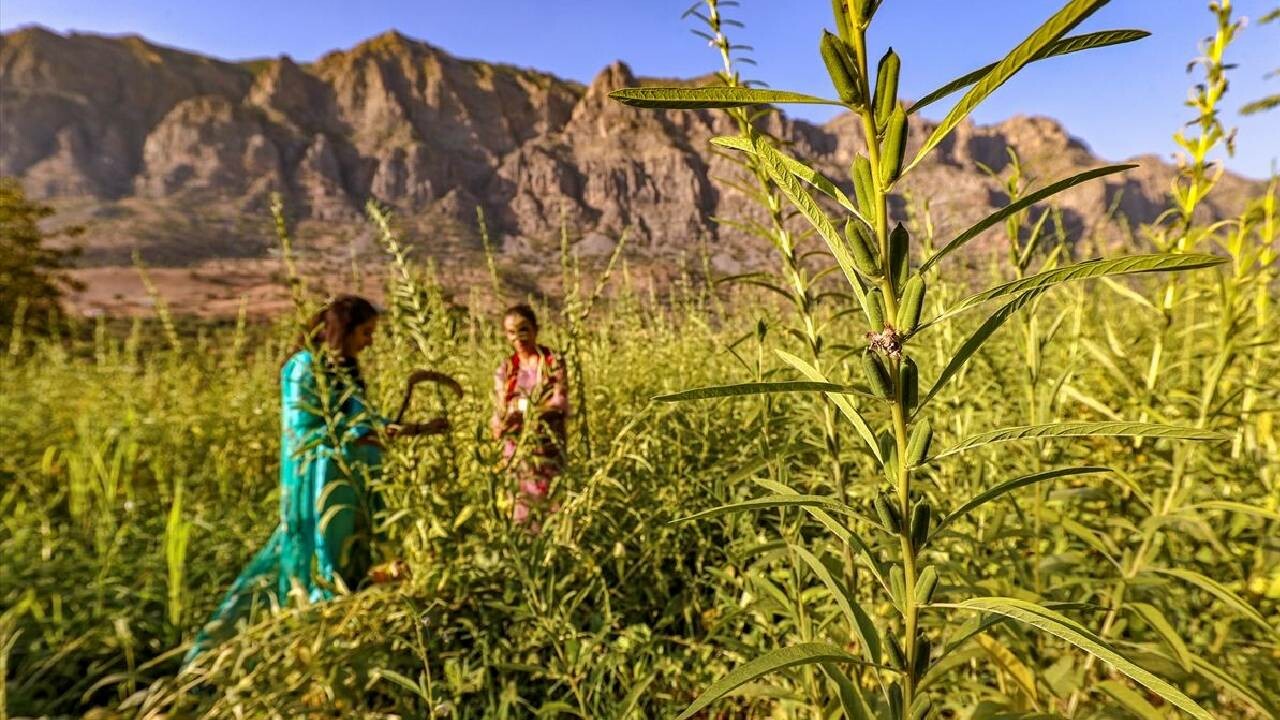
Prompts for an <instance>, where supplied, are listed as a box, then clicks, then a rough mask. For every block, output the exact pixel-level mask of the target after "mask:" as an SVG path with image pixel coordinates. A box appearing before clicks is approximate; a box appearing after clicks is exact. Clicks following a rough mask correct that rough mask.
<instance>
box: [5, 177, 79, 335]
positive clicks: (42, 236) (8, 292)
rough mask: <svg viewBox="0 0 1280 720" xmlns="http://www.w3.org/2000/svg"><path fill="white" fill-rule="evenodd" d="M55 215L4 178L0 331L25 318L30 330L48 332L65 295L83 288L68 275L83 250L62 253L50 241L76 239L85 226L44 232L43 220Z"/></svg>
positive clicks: (11, 179) (58, 312) (15, 183)
mask: <svg viewBox="0 0 1280 720" xmlns="http://www.w3.org/2000/svg"><path fill="white" fill-rule="evenodd" d="M53 213H54V211H53V208H51V207H48V206H46V205H41V204H39V203H36V202H34V201H31V200H29V199H28V198H27V195H26V193H25V192H23V190H22V185H21V184H19V183H18V181H17V180H15V179H13V178H0V328H8V327H11V326H12V325H13V324H14V322H15V319H21V321H22V322H23V324H24V327H26V329H28V330H35V331H41V330H44V329H47V327H48V325H49V322H50V321H51V320H52V319H54V318H57V317H58V316H59V315H60V314H61V306H60V305H59V301H60V300H61V299H62V294H63V292H64V291H66V290H78V289H80V287H82V286H81V285H80V284H79V283H77V282H76V281H75V280H72V279H71V278H70V277H69V276H68V275H67V274H66V273H65V272H64V271H65V270H66V269H67V268H69V267H70V266H71V264H72V261H73V260H74V259H75V257H76V256H77V255H78V254H79V248H74V249H71V250H61V249H57V248H52V247H48V245H47V244H46V241H47V240H49V239H51V238H55V237H75V236H77V235H79V234H80V233H82V232H83V231H84V228H82V227H79V226H74V227H68V228H64V229H62V230H58V231H55V232H46V231H45V230H43V229H41V227H40V221H42V220H44V219H46V218H48V217H51V216H52V215H53Z"/></svg>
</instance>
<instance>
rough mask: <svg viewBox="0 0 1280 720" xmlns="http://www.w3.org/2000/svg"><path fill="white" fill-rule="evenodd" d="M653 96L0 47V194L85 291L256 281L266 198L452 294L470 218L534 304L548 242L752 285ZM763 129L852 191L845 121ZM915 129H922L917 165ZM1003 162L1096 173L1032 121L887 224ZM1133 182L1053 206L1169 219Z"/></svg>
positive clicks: (155, 54)
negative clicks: (64, 228)
mask: <svg viewBox="0 0 1280 720" xmlns="http://www.w3.org/2000/svg"><path fill="white" fill-rule="evenodd" d="M653 82H656V81H652V80H646V79H644V78H636V77H635V76H633V75H632V73H631V71H630V69H629V68H628V67H627V66H626V65H624V64H622V63H614V64H612V65H610V66H608V67H606V68H605V69H604V70H602V71H601V72H600V73H599V75H598V76H597V77H596V78H595V79H594V80H593V81H592V83H591V84H590V86H588V87H583V86H582V85H580V84H577V83H574V82H569V81H565V80H562V79H559V78H556V77H554V76H552V75H549V74H546V73H541V72H537V71H535V70H527V69H522V68H517V67H513V66H510V65H503V64H495V63H489V62H483V61H478V60H464V59H459V58H455V57H452V56H450V55H449V54H447V53H445V52H443V51H442V50H440V49H438V48H435V47H432V46H431V45H428V44H426V43H424V42H420V41H417V40H413V39H410V38H408V37H405V36H403V35H401V34H399V33H396V32H388V33H385V34H383V35H380V36H378V37H375V38H372V39H370V40H367V41H365V42H363V43H361V44H360V45H358V46H356V47H354V48H352V49H350V50H345V51H335V52H331V53H329V54H328V55H325V56H324V57H322V58H320V59H319V60H317V61H315V62H313V63H308V64H299V63H296V62H294V61H293V60H291V59H290V58H288V57H281V58H278V59H273V60H257V61H251V62H239V63H235V62H225V61H222V60H217V59H213V58H208V57H203V56H200V55H197V54H193V53H189V52H184V51H180V50H175V49H171V48H165V47H161V46H158V45H155V44H152V43H149V42H147V41H146V40H144V39H142V38H140V37H136V36H124V37H106V36H98V35H84V34H71V35H66V36H64V35H59V34H56V33H53V32H49V31H47V30H44V29H41V28H27V29H22V30H18V31H16V32H12V33H9V34H6V35H4V36H0V174H3V175H10V176H17V177H19V178H20V179H21V180H22V182H23V184H24V186H25V187H26V189H27V191H28V192H29V193H30V194H31V195H33V196H35V197H38V198H43V199H46V200H48V201H50V202H52V203H54V204H55V206H57V207H58V208H59V209H60V211H61V214H60V217H61V218H62V219H63V220H64V221H67V222H78V223H81V224H84V225H85V226H86V227H87V229H88V232H87V234H86V235H85V236H84V238H82V240H81V242H82V243H83V244H85V245H86V253H85V256H84V257H85V262H86V263H88V264H89V265H91V266H97V268H98V269H99V271H101V269H102V268H110V267H114V266H122V265H128V264H129V257H130V254H131V253H132V252H133V251H134V250H135V249H136V250H139V251H140V252H141V254H142V257H143V258H144V259H145V260H146V261H147V262H148V263H150V264H152V265H155V266H161V267H169V268H192V267H194V268H201V267H205V266H209V265H210V264H211V263H212V264H215V265H216V264H217V263H221V265H216V267H223V268H227V267H232V266H233V265H235V263H240V264H241V265H242V266H243V267H244V268H252V267H258V268H261V267H265V265H264V264H263V263H262V260H263V258H265V257H267V256H268V255H269V253H270V250H271V248H272V247H273V246H274V239H273V237H272V234H271V227H270V222H269V216H268V214H267V211H266V206H267V199H268V198H269V196H270V195H271V193H273V192H279V193H281V194H282V195H283V196H284V197H285V199H286V202H287V204H288V206H289V208H290V211H291V213H292V214H293V215H294V216H295V217H296V218H297V219H298V221H299V223H298V229H297V232H298V235H299V238H300V245H301V247H303V249H304V250H305V251H306V252H309V253H311V254H312V256H313V258H314V259H316V262H317V263H319V264H320V265H322V266H323V265H324V264H325V263H326V262H328V263H329V264H331V265H333V266H334V267H341V266H342V262H345V261H346V260H347V259H348V258H349V257H351V256H352V254H353V253H354V254H355V256H362V255H363V256H366V257H369V258H374V257H376V253H374V252H372V250H374V248H373V247H372V245H371V243H372V240H371V237H370V235H369V230H368V227H367V224H366V223H365V222H364V221H363V220H362V207H363V205H364V203H365V202H366V201H367V200H369V199H375V200H377V201H378V202H381V203H383V204H385V205H388V206H390V207H392V208H393V209H394V210H395V212H396V216H397V218H398V219H399V221H400V223H401V224H402V225H403V227H404V231H405V236H406V239H407V240H408V241H409V242H410V243H411V244H413V245H414V246H415V247H416V248H417V250H418V251H419V252H421V253H424V254H426V255H429V256H431V257H433V258H434V259H435V260H436V261H438V262H439V263H441V264H443V265H445V266H453V267H456V268H459V272H463V271H464V270H465V269H466V268H472V267H476V266H477V265H476V262H475V261H476V258H477V257H478V253H479V252H480V241H479V235H478V233H477V230H476V209H477V208H480V209H482V210H483V211H484V213H485V215H486V218H487V221H488V227H489V229H490V232H491V235H492V236H493V238H494V241H495V243H500V244H499V245H498V247H500V248H501V252H502V258H503V262H504V264H505V265H507V266H508V267H509V268H512V269H513V270H519V271H522V272H523V273H525V275H526V280H527V283H528V285H529V288H530V289H532V288H533V287H535V286H538V285H539V284H540V283H539V273H538V270H539V268H542V267H550V266H554V265H555V264H556V262H557V257H556V249H557V248H558V243H559V236H560V231H561V227H562V224H565V225H566V226H567V227H568V228H570V230H571V233H572V235H573V237H574V238H575V239H577V240H578V241H579V243H580V244H579V247H580V249H581V251H582V252H583V253H584V254H587V255H591V254H604V253H606V252H608V250H609V249H610V248H611V247H612V246H613V244H614V243H615V242H616V239H617V238H618V236H619V235H620V234H621V233H622V231H623V229H624V228H629V233H630V238H631V239H630V241H629V242H630V243H631V245H630V248H631V249H630V252H629V259H630V261H631V262H632V263H633V265H635V266H642V267H643V266H647V267H649V268H650V269H652V270H653V271H654V272H658V273H660V272H661V271H662V269H663V268H669V267H670V266H671V265H672V260H673V259H675V258H677V257H678V256H680V255H681V254H686V255H688V254H692V253H698V252H702V248H705V250H706V252H707V253H708V254H709V255H710V256H711V258H712V260H713V263H714V265H715V267H716V268H717V269H718V270H720V271H722V272H733V271H740V270H742V269H744V268H750V267H754V266H757V265H759V264H761V263H762V262H764V261H765V258H767V248H764V247H763V246H762V245H761V242H760V241H758V240H755V239H752V238H750V237H748V236H745V235H742V234H741V233H738V232H736V231H734V230H732V229H731V228H729V227H728V226H725V225H720V224H717V223H715V222H713V221H712V220H711V218H713V217H734V216H740V215H742V214H744V213H750V212H751V208H750V206H749V203H748V202H747V201H746V199H745V198H744V196H743V195H742V194H741V193H740V192H738V191H737V190H734V189H732V188H731V187H730V186H728V185H726V184H724V183H721V182H718V181H717V178H721V177H732V176H733V175H734V174H735V172H736V170H735V168H734V166H733V165H732V164H731V163H729V162H728V161H727V160H726V159H725V158H723V157H722V156H720V155H719V154H717V153H713V152H711V150H710V145H709V143H708V140H709V138H710V137H712V136H714V135H717V134H723V133H728V132H732V131H733V129H732V128H731V127H730V125H729V124H728V122H727V121H726V119H725V118H724V117H723V116H722V114H720V113H715V112H676V111H671V112H652V111H646V110H635V109H631V108H627V107H624V106H621V105H619V104H617V103H614V102H612V101H610V100H609V99H608V98H607V95H608V93H609V91H611V90H613V89H616V88H619V87H624V86H628V85H636V84H645V83H653ZM666 82H669V81H666ZM767 122H768V123H769V129H770V130H771V131H772V132H774V133H776V134H777V135H778V136H780V137H783V138H785V139H787V140H788V141H790V142H791V144H792V147H791V150H792V152H794V153H795V154H797V155H798V156H799V157H802V158H804V159H806V160H808V161H810V162H812V163H814V164H815V165H816V166H817V167H818V168H820V169H822V170H823V171H825V172H827V173H828V174H829V175H831V176H833V177H841V178H842V177H845V176H846V175H847V168H848V164H849V162H850V161H851V159H852V158H853V153H854V148H855V146H856V145H857V143H858V142H860V140H859V134H860V130H859V127H858V125H857V123H855V122H853V119H852V117H851V116H848V115H843V116H839V117H836V118H834V119H833V120H831V121H830V122H827V123H825V124H823V125H815V124H811V123H807V122H803V121H798V120H792V119H788V118H786V117H785V116H784V115H781V114H775V115H774V116H772V117H771V118H770V119H769V120H768V121H767ZM913 122H914V121H913ZM930 129H931V128H930V126H929V124H928V122H927V121H923V120H921V121H918V122H915V123H914V124H913V125H912V127H911V129H910V133H911V142H913V143H917V144H918V143H919V142H920V141H921V140H922V138H923V137H924V135H925V134H926V133H927V132H928V131H929V130H930ZM1009 148H1016V149H1017V151H1018V153H1019V154H1020V156H1021V157H1022V160H1023V163H1024V165H1025V166H1026V168H1027V170H1028V172H1029V173H1031V174H1033V175H1035V176H1036V177H1039V178H1041V179H1043V180H1044V181H1049V180H1052V179H1054V178H1057V177H1061V176H1065V175H1069V174H1072V173H1074V172H1079V171H1080V170H1082V169H1085V168H1088V167H1092V166H1096V165H1098V164H1101V163H1102V162H1103V161H1102V160H1100V159H1099V158H1097V157H1095V156H1094V155H1093V154H1092V153H1091V152H1090V151H1089V149H1088V147H1087V146H1086V145H1085V144H1084V143H1083V142H1081V141H1080V140H1077V139H1075V138H1073V137H1071V136H1070V135H1068V134H1067V132H1066V131H1065V130H1064V128H1062V127H1061V126H1060V125H1059V124H1057V123H1056V122H1054V121H1052V120H1049V119H1046V118H1037V117H1017V118H1013V119H1011V120H1008V121H1006V122H1003V123H1000V124H998V125H992V126H975V125H973V124H969V123H966V124H964V125H962V126H961V127H959V128H958V129H957V130H956V132H954V133H953V134H952V135H951V137H949V138H948V139H947V141H946V142H945V143H944V144H943V145H942V147H941V148H940V149H939V151H938V152H937V153H935V154H934V156H933V157H932V159H931V160H930V161H929V162H927V163H926V164H924V165H922V166H921V167H920V168H919V169H918V170H917V171H916V172H915V173H914V174H913V176H912V177H911V178H910V182H908V183H906V184H905V187H904V188H903V194H902V197H900V198H899V199H898V200H899V201H898V202H897V203H896V212H897V213H898V214H900V215H902V216H904V217H905V216H906V215H907V214H908V213H909V212H910V211H911V210H912V209H913V208H915V209H918V208H919V206H920V203H921V202H923V201H925V200H927V201H928V202H929V206H930V210H931V213H932V216H933V220H934V223H935V225H936V226H937V228H938V231H939V232H940V233H945V232H947V231H948V230H950V229H956V228H959V227H962V226H963V225H964V224H966V223H967V222H972V221H973V220H975V219H977V218H978V217H981V216H982V215H984V214H986V213H987V212H989V210H990V209H991V208H993V207H997V206H999V205H1000V204H1002V203H1003V202H1005V201H1006V197H1005V196H1004V195H1003V194H1002V192H1001V190H1000V185H999V183H997V182H996V181H994V180H992V179H991V178H990V177H988V176H987V175H986V173H985V172H983V170H982V169H981V168H982V167H983V166H986V167H988V168H991V169H992V170H995V171H997V172H998V171H1001V170H1002V169H1004V168H1005V166H1006V165H1007V163H1008V162H1009V159H1008V155H1007V150H1008V149H1009ZM1138 162H1140V163H1141V167H1140V168H1138V169H1136V170H1134V171H1131V172H1129V173H1128V174H1126V175H1124V176H1115V177H1113V178H1110V179H1108V180H1106V181H1103V182H1094V183H1090V184H1086V185H1084V186H1081V187H1079V188H1076V189H1074V190H1073V191H1071V192H1070V193H1068V194H1067V195H1065V196H1063V197H1062V200H1061V203H1060V204H1061V207H1062V210H1063V214H1064V218H1065V219H1066V221H1067V225H1068V227H1069V229H1070V231H1071V232H1073V233H1074V234H1076V235H1082V234H1084V233H1086V232H1089V231H1091V230H1093V229H1097V228H1102V227H1104V226H1105V225H1106V223H1108V222H1109V221H1108V220H1107V217H1108V210H1109V208H1112V207H1113V206H1114V207H1115V209H1116V211H1117V212H1118V214H1119V215H1121V216H1124V217H1125V218H1127V219H1128V220H1129V221H1130V222H1132V223H1136V222H1144V221H1148V220H1151V219H1152V218H1153V217H1154V216H1155V215H1156V214H1157V213H1158V212H1159V211H1160V210H1161V209H1162V208H1163V207H1164V204H1165V200H1164V198H1165V194H1166V192H1167V188H1168V183H1169V179H1170V177H1171V176H1172V175H1173V173H1174V172H1175V170H1174V168H1172V167H1171V166H1169V165H1167V164H1165V163H1162V162H1161V161H1159V160H1158V159H1155V158H1150V157H1144V158H1140V159H1139V160H1138ZM1248 189H1249V183H1248V181H1245V180H1243V179H1240V178H1236V177H1234V176H1228V177H1227V178H1226V179H1224V181H1223V185H1222V186H1221V188H1220V189H1219V190H1218V191H1217V192H1216V194H1215V196H1214V199H1213V200H1211V202H1210V205H1211V207H1210V210H1211V212H1213V213H1215V214H1224V213H1227V212H1231V211H1233V210H1235V209H1236V206H1237V205H1238V204H1239V203H1240V202H1241V199H1242V198H1243V197H1244V196H1245V194H1247V190H1248ZM1108 237H1111V238H1112V239H1113V240H1115V238H1118V237H1120V236H1119V235H1116V234H1114V233H1109V234H1108ZM228 263H230V265H229V264H228ZM207 274H208V273H206V275H207ZM197 275H198V273H197V272H195V271H192V272H191V273H190V276H191V277H196V276H197ZM464 275H465V273H464ZM464 275H459V276H458V277H463V276H464ZM231 284H232V285H234V283H231Z"/></svg>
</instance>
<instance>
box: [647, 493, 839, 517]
mask: <svg viewBox="0 0 1280 720" xmlns="http://www.w3.org/2000/svg"><path fill="white" fill-rule="evenodd" d="M780 507H820V508H824V509H827V510H831V511H833V512H838V513H843V514H845V515H857V512H856V511H855V510H854V509H853V508H851V507H849V506H848V505H845V504H844V503H842V502H840V501H838V500H833V499H831V498H829V497H824V496H822V495H801V494H796V495H765V496H764V497H758V498H752V499H750V500H744V501H742V502H736V503H729V504H728V505H719V506H717V507H713V508H711V509H710V510H703V511H702V512H700V513H694V514H693V515H686V516H685V517H682V518H676V519H675V520H672V521H671V523H672V524H674V523H682V522H689V521H690V520H703V519H706V518H712V517H719V516H721V515H728V514H729V513H736V512H745V511H747V510H767V509H769V508H780Z"/></svg>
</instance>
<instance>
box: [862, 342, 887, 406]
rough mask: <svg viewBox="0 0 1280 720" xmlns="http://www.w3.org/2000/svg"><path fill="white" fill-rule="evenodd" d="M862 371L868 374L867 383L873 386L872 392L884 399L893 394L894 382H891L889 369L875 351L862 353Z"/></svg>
mask: <svg viewBox="0 0 1280 720" xmlns="http://www.w3.org/2000/svg"><path fill="white" fill-rule="evenodd" d="M862 372H863V374H864V375H866V376H867V385H869V386H871V394H872V395H875V396H876V397H878V398H880V399H882V400H888V399H889V398H890V397H892V396H893V384H892V383H891V382H889V371H888V370H885V368H884V363H883V362H881V361H880V358H879V357H878V356H877V355H876V354H875V353H873V352H871V351H869V350H868V351H867V352H864V353H862Z"/></svg>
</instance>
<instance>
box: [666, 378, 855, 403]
mask: <svg viewBox="0 0 1280 720" xmlns="http://www.w3.org/2000/svg"><path fill="white" fill-rule="evenodd" d="M846 390H847V388H845V386H843V385H837V384H835V383H828V382H805V381H803V380H788V381H784V382H750V383H738V384H736V385H710V386H707V387H700V388H693V389H691V390H684V391H682V392H678V393H672V394H670V395H658V396H656V397H654V398H653V399H654V400H655V401H657V402H684V401H686V400H708V399H711V398H724V397H741V396H743V395H766V394H769V393H789V392H829V393H840V392H845V391H846Z"/></svg>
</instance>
